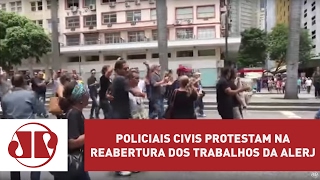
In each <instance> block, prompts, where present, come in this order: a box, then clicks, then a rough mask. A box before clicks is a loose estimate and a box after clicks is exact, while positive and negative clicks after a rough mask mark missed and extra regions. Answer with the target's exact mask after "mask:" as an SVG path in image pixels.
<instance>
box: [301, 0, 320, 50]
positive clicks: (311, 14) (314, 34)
mask: <svg viewBox="0 0 320 180" xmlns="http://www.w3.org/2000/svg"><path fill="white" fill-rule="evenodd" d="M301 3H302V9H301V11H302V13H301V26H302V27H303V28H304V29H307V30H308V31H309V33H310V36H311V39H312V41H313V54H314V55H317V56H320V22H319V21H317V17H318V19H319V18H320V17H319V16H320V1H316V0H304V1H301Z"/></svg>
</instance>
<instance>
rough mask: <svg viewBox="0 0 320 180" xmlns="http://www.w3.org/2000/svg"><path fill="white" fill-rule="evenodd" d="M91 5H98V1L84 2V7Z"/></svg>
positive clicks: (85, 0)
mask: <svg viewBox="0 0 320 180" xmlns="http://www.w3.org/2000/svg"><path fill="white" fill-rule="evenodd" d="M90 4H94V5H96V0H84V7H89V6H90Z"/></svg>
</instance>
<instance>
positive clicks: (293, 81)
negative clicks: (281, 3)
mask: <svg viewBox="0 0 320 180" xmlns="http://www.w3.org/2000/svg"><path fill="white" fill-rule="evenodd" d="M289 22H290V26H289V43H288V48H287V54H286V63H287V80H286V91H285V95H284V98H285V99H298V88H297V80H298V68H299V55H301V53H300V51H302V50H303V48H300V45H301V44H302V43H300V42H302V40H300V38H301V37H304V36H301V27H300V23H301V1H300V0H290V14H289ZM309 54H310V52H309ZM300 58H302V57H300ZM303 58H305V57H303Z"/></svg>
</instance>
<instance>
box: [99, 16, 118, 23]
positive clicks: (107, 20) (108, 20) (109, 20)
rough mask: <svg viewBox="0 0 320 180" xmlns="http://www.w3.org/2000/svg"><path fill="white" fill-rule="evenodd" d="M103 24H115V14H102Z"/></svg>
mask: <svg viewBox="0 0 320 180" xmlns="http://www.w3.org/2000/svg"><path fill="white" fill-rule="evenodd" d="M102 22H103V24H109V23H117V13H107V14H102Z"/></svg>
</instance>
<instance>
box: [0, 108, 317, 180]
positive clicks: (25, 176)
mask: <svg viewBox="0 0 320 180" xmlns="http://www.w3.org/2000/svg"><path fill="white" fill-rule="evenodd" d="M205 113H206V114H207V118H202V119H220V117H219V115H218V113H217V112H216V111H205ZM84 115H85V117H86V118H88V117H89V111H88V110H85V111H84ZM314 115H315V113H314V112H309V111H307V112H296V111H250V110H248V111H246V112H245V118H247V119H288V120H289V119H308V118H309V119H313V117H314ZM50 118H54V117H53V116H51V117H50ZM212 163H214V161H213V162H212ZM239 165H241V164H239ZM319 173H320V172H319ZM9 175H10V174H9V172H0V180H9V179H10V178H9ZM21 175H22V180H29V179H30V178H29V176H30V172H22V174H21ZM90 176H91V179H92V180H100V179H101V180H224V179H226V180H242V179H246V180H268V179H272V180H276V179H281V180H286V179H288V180H312V179H313V180H314V179H320V176H317V174H316V173H314V172H191V171H188V172H141V173H137V174H133V175H132V176H130V177H116V176H115V175H114V173H113V172H90ZM41 180H53V178H52V176H51V175H50V174H49V173H48V172H43V173H42V175H41Z"/></svg>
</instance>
